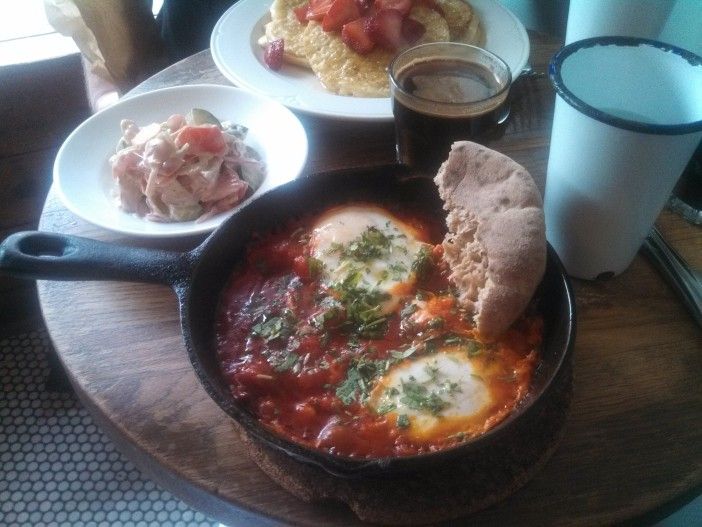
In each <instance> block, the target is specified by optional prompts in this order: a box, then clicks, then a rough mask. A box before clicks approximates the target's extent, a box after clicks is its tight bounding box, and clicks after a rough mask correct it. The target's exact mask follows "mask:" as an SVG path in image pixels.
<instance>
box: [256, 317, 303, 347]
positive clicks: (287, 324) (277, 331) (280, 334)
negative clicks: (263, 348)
mask: <svg viewBox="0 0 702 527" xmlns="http://www.w3.org/2000/svg"><path fill="white" fill-rule="evenodd" d="M294 329H295V317H294V315H293V314H292V312H291V311H290V310H287V309H286V310H284V311H283V313H282V314H281V315H280V316H274V317H270V318H265V319H264V320H263V321H262V322H259V323H258V324H256V325H254V326H253V327H252V328H251V334H252V335H254V336H256V337H261V338H262V339H264V340H265V341H266V342H270V341H272V340H276V339H284V338H287V337H289V336H290V335H291V334H292V333H293V331H294Z"/></svg>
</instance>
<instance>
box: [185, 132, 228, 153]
mask: <svg viewBox="0 0 702 527" xmlns="http://www.w3.org/2000/svg"><path fill="white" fill-rule="evenodd" d="M186 143H188V144H189V145H190V151H189V153H190V154H193V155H198V154H203V153H204V154H212V155H216V156H223V155H224V154H225V153H226V152H227V149H228V146H227V142H226V140H225V138H224V134H222V130H221V129H220V128H219V126H217V125H214V124H201V125H197V126H189V125H186V126H184V127H183V128H181V129H180V130H179V131H178V135H177V136H176V138H175V144H176V146H177V147H178V148H180V147H182V146H183V145H184V144H186Z"/></svg>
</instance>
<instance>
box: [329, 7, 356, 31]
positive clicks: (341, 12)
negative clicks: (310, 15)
mask: <svg viewBox="0 0 702 527" xmlns="http://www.w3.org/2000/svg"><path fill="white" fill-rule="evenodd" d="M360 16H361V11H360V10H359V9H358V5H357V4H356V1H355V0H334V3H333V4H332V5H331V6H330V7H329V11H327V14H326V15H324V18H323V19H322V29H323V30H324V31H338V30H340V29H341V27H342V26H343V25H344V24H346V23H347V22H351V21H352V20H356V19H357V18H359V17H360Z"/></svg>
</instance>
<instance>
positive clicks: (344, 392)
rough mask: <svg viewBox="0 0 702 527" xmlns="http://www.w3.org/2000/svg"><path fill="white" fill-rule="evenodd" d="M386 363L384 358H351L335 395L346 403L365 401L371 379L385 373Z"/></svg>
mask: <svg viewBox="0 0 702 527" xmlns="http://www.w3.org/2000/svg"><path fill="white" fill-rule="evenodd" d="M388 365H389V364H388V361H385V360H369V359H365V358H363V357H361V358H358V359H353V360H352V361H351V363H350V364H349V368H348V370H347V371H346V379H345V380H344V381H343V382H342V383H341V384H340V385H339V386H338V388H337V389H336V396H337V397H338V398H339V399H341V402H342V403H344V404H346V405H349V404H351V403H353V402H360V403H362V402H365V400H366V399H367V398H368V394H369V392H370V389H371V384H372V382H373V380H374V379H375V378H376V377H378V376H380V375H382V374H383V373H385V372H386V371H387V369H388Z"/></svg>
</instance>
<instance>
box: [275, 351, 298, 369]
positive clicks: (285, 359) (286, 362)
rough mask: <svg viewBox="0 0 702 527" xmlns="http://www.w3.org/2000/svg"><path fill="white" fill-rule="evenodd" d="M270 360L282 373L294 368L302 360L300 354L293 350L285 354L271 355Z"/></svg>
mask: <svg viewBox="0 0 702 527" xmlns="http://www.w3.org/2000/svg"><path fill="white" fill-rule="evenodd" d="M268 362H269V363H270V365H271V366H273V369H274V370H275V371H277V372H279V373H280V372H284V371H289V370H292V369H293V368H294V367H295V365H297V363H298V362H300V356H299V355H298V354H297V353H295V352H293V351H289V352H286V353H283V354H274V355H271V356H270V357H268Z"/></svg>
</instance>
